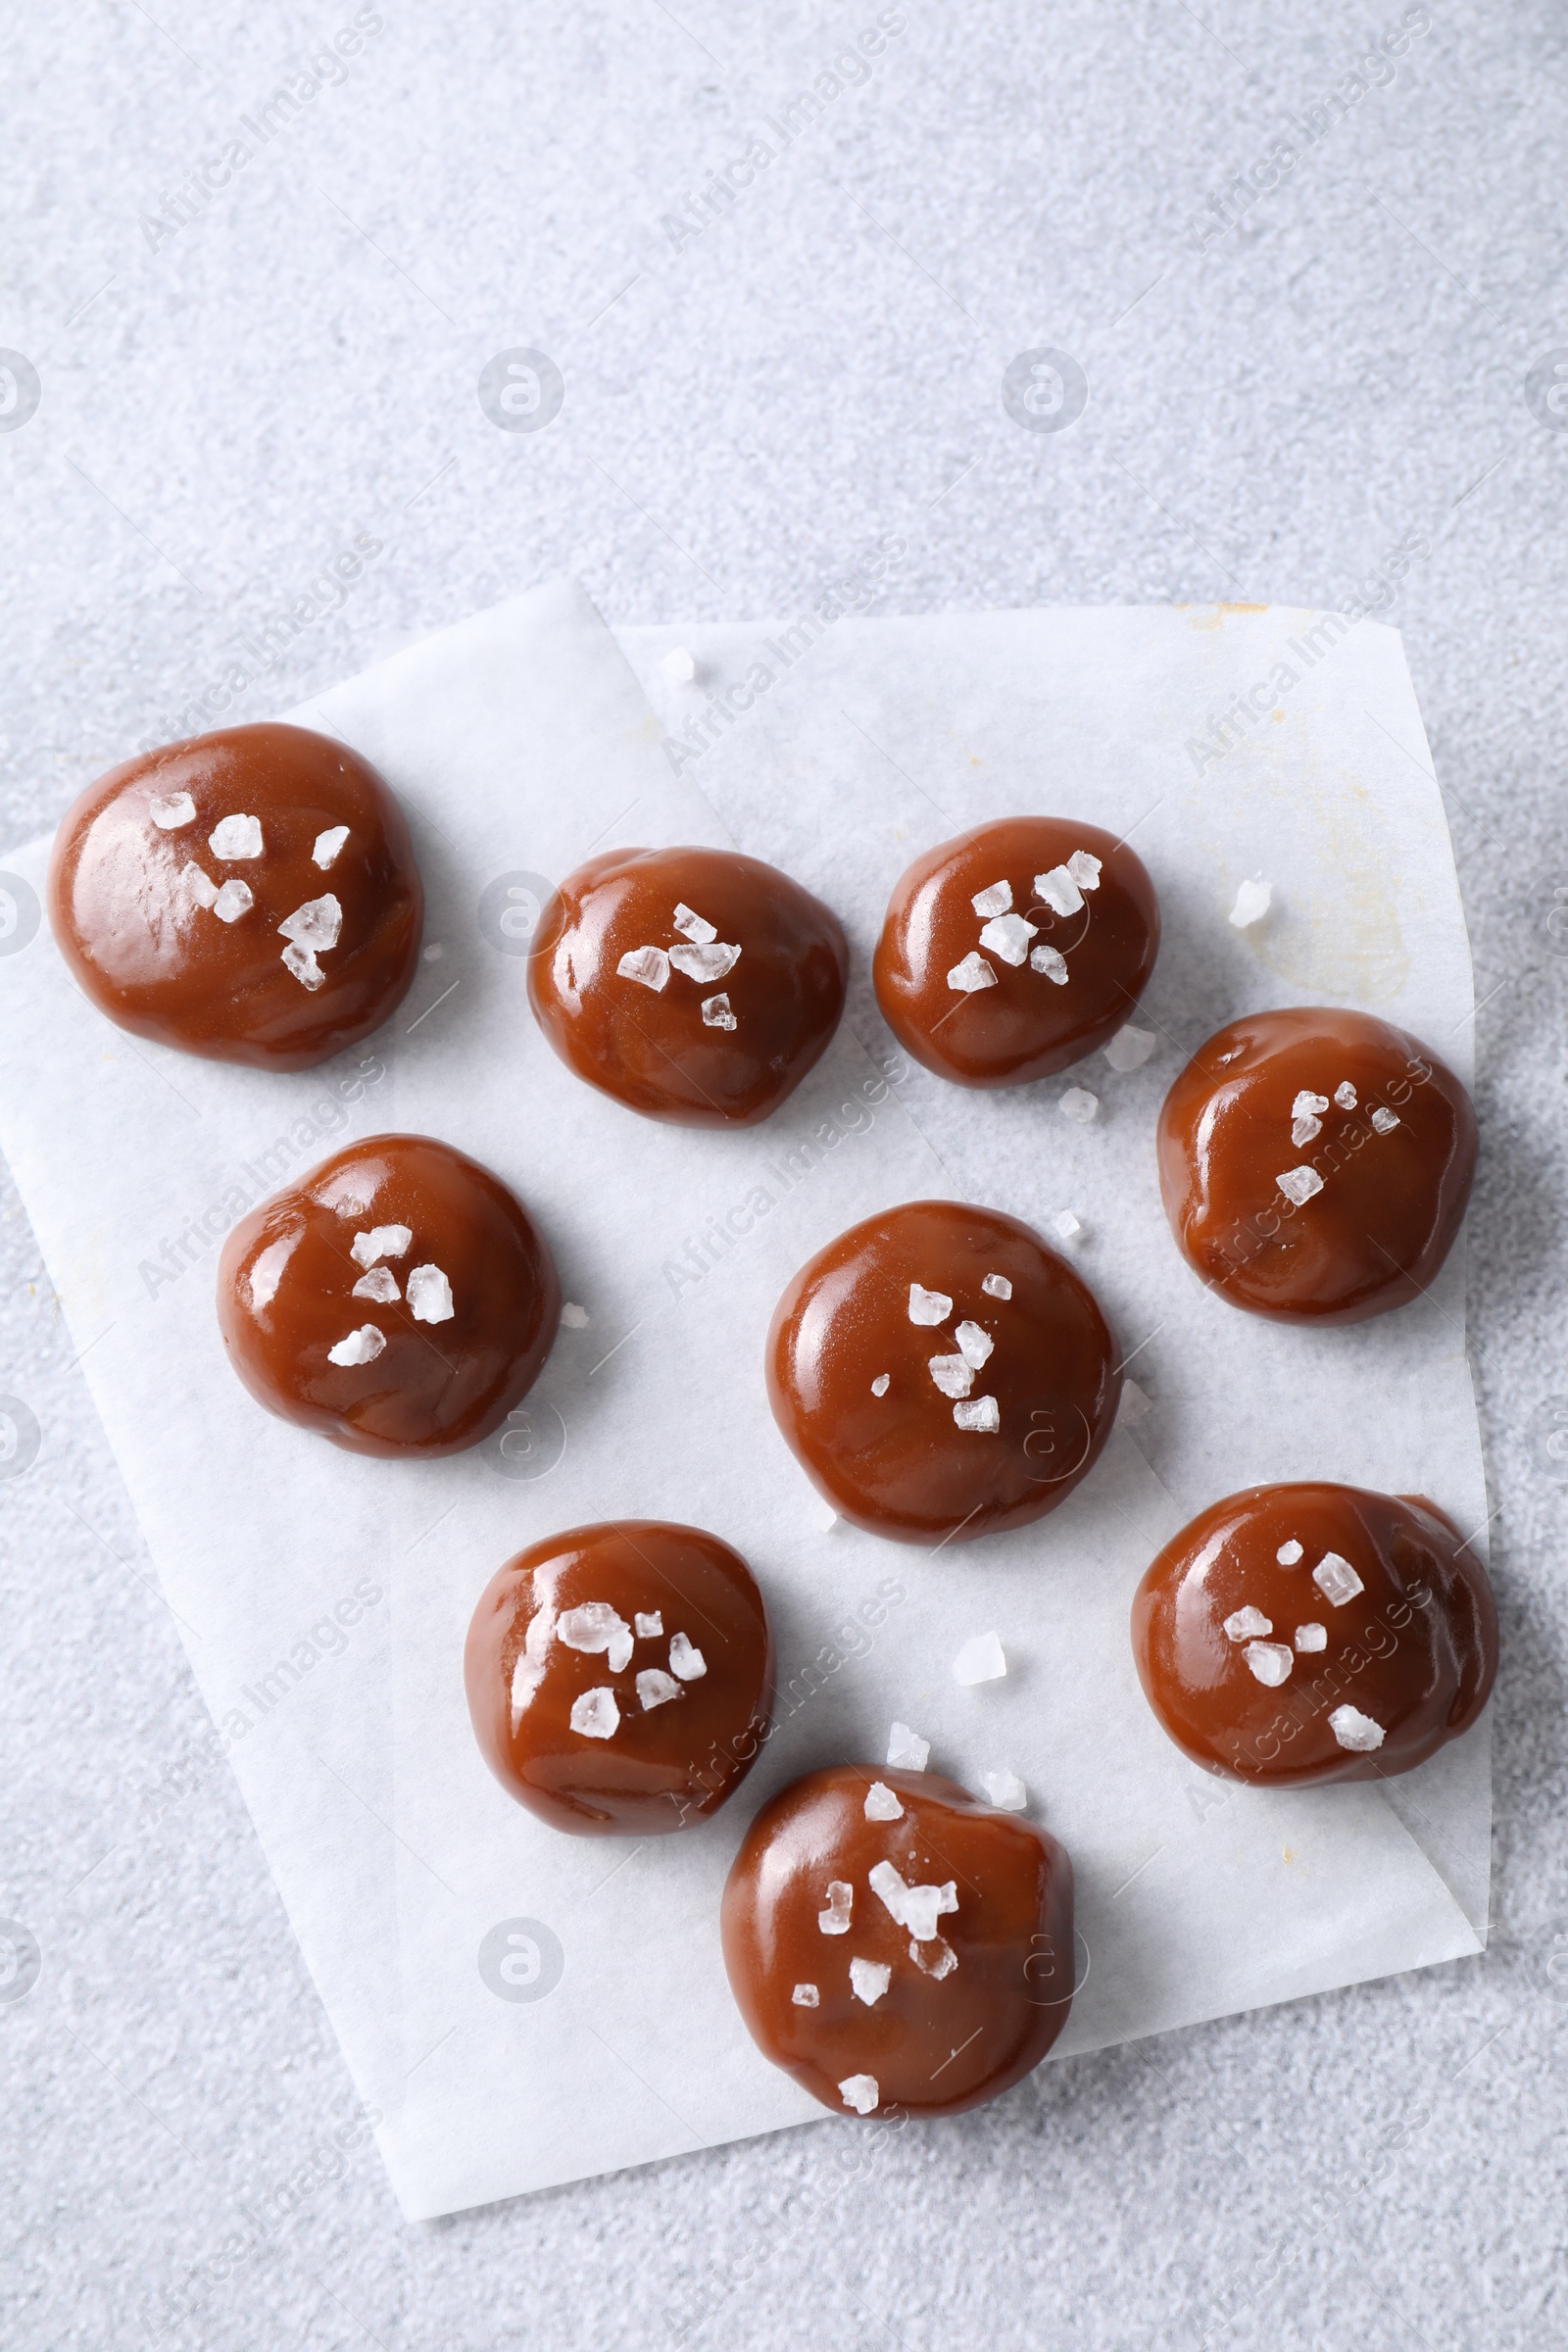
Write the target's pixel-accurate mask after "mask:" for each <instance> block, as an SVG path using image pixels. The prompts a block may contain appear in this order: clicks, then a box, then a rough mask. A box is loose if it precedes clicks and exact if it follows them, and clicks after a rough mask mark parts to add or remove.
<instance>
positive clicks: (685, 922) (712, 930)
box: [672, 901, 718, 948]
mask: <svg viewBox="0 0 1568 2352" xmlns="http://www.w3.org/2000/svg"><path fill="white" fill-rule="evenodd" d="M672 919H673V922H674V926H675V929H676V930H677V931H678V932H679V933H680V935H681V937H682V938H683V939H689V940H690V941H691V943H692V945H693V947H697V948H706V947H707V946H708V944H709V942H710V941H711V940H714V939H716V938H717V937H718V931H717V928H716V926H715V925H714V924H712V923H709V922H705V921H704V919H703V917H702V916H701V915H700V914H696V913H694V912H693V911H692V909H691V907H688V906H686V905H685V903H684V901H683V902H682V903H681V904H680V905H679V906H678V907H676V908H675V912H674V916H673V918H672Z"/></svg>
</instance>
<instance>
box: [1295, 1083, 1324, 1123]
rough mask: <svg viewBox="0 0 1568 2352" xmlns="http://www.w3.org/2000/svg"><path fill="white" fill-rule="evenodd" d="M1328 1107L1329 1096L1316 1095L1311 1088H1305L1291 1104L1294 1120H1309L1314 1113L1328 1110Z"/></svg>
mask: <svg viewBox="0 0 1568 2352" xmlns="http://www.w3.org/2000/svg"><path fill="white" fill-rule="evenodd" d="M1328 1106H1329V1099H1328V1097H1327V1095H1314V1094H1313V1093H1312V1091H1311V1089H1310V1088H1309V1087H1305V1086H1303V1087H1302V1089H1301V1091H1300V1093H1299V1095H1298V1096H1297V1098H1296V1100H1295V1102H1294V1103H1292V1104H1291V1116H1292V1118H1293V1119H1309V1118H1310V1117H1311V1116H1312V1114H1313V1112H1314V1111H1318V1110H1327V1108H1328Z"/></svg>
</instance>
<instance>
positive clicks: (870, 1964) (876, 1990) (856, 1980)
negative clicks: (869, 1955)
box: [850, 1956, 893, 2009]
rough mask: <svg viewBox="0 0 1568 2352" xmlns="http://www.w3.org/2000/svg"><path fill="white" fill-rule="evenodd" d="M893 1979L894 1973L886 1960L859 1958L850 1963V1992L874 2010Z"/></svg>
mask: <svg viewBox="0 0 1568 2352" xmlns="http://www.w3.org/2000/svg"><path fill="white" fill-rule="evenodd" d="M892 1979H893V1971H892V1969H891V1968H889V1966H888V1964H887V1962H886V1961H885V1960H862V1959H860V1958H859V1957H858V1956H857V1957H856V1958H855V1959H853V1960H852V1961H851V1962H850V1990H851V1991H852V1992H853V1993H854V1995H855V1997H856V1999H857V2000H858V2001H863V2002H864V2003H865V2005H866V2007H867V2008H868V2009H874V2008H875V2007H876V2004H877V2002H878V2001H879V2000H880V1999H881V1998H882V1995H883V1994H884V1993H885V1992H886V1990H887V1988H888V1985H890V1984H891V1982H892Z"/></svg>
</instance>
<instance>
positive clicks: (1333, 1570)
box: [1312, 1551, 1366, 1609]
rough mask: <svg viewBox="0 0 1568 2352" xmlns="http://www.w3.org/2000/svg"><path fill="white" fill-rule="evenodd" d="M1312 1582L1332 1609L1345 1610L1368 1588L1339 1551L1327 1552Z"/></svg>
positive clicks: (1316, 1569)
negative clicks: (1348, 1604)
mask: <svg viewBox="0 0 1568 2352" xmlns="http://www.w3.org/2000/svg"><path fill="white" fill-rule="evenodd" d="M1312 1582H1313V1584H1314V1585H1316V1587H1317V1589H1318V1591H1319V1592H1320V1593H1322V1595H1323V1597H1324V1599H1325V1600H1326V1601H1327V1602H1328V1604H1329V1606H1330V1608H1332V1609H1343V1608H1344V1606H1345V1604H1346V1602H1347V1601H1348V1600H1353V1599H1354V1598H1355V1596H1356V1594H1357V1593H1364V1592H1365V1591H1366V1587H1365V1586H1364V1585H1363V1584H1362V1582H1361V1579H1360V1578H1359V1577H1358V1576H1357V1575H1356V1573H1355V1570H1354V1569H1353V1568H1352V1567H1351V1566H1350V1563H1349V1561H1348V1560H1347V1559H1342V1558H1341V1556H1340V1554H1339V1553H1338V1552H1337V1551H1326V1552H1325V1553H1324V1554H1323V1557H1322V1558H1321V1559H1320V1560H1319V1562H1318V1564H1317V1566H1316V1567H1315V1568H1314V1569H1313V1571H1312Z"/></svg>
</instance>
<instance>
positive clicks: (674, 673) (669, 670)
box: [659, 645, 697, 686]
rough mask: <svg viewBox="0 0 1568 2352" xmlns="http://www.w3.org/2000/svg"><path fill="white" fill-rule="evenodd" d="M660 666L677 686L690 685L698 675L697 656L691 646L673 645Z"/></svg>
mask: <svg viewBox="0 0 1568 2352" xmlns="http://www.w3.org/2000/svg"><path fill="white" fill-rule="evenodd" d="M659 666H660V668H661V669H662V671H663V673H664V675H665V677H666V678H673V679H674V681H675V683H676V685H677V686H689V685H690V684H691V682H692V680H693V678H695V677H696V675H697V657H696V655H695V654H694V653H693V652H692V651H691V649H690V647H689V646H684V645H675V646H671V648H670V650H669V652H668V653H667V654H665V656H664V657H663V659H662V662H660V664H659Z"/></svg>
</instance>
